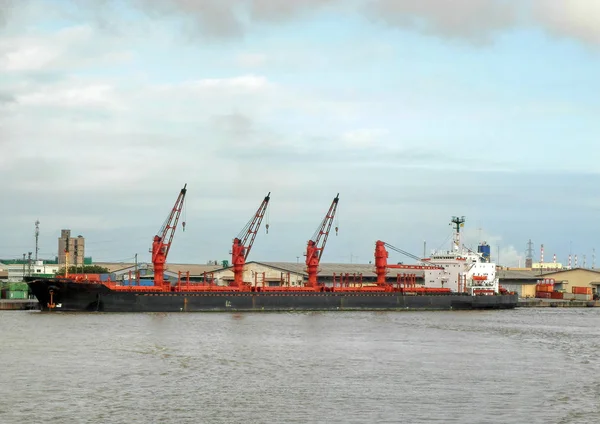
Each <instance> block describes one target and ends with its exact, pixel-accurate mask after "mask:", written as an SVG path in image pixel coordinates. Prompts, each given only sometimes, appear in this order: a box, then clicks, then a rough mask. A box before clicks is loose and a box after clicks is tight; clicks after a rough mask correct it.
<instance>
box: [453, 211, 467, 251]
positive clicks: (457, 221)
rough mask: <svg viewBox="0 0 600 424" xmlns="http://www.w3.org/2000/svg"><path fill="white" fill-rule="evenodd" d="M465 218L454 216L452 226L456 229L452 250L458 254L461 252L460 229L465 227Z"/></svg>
mask: <svg viewBox="0 0 600 424" xmlns="http://www.w3.org/2000/svg"><path fill="white" fill-rule="evenodd" d="M464 223H465V217H464V216H461V217H458V216H453V217H452V221H451V222H450V225H452V228H453V229H454V239H453V241H452V250H453V251H455V252H458V251H459V250H460V228H461V227H463V226H464Z"/></svg>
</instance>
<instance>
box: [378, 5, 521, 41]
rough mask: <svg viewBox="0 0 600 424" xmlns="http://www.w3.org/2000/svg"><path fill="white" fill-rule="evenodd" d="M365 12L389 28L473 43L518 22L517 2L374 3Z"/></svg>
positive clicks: (487, 38) (485, 39)
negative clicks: (398, 28) (416, 31)
mask: <svg viewBox="0 0 600 424" xmlns="http://www.w3.org/2000/svg"><path fill="white" fill-rule="evenodd" d="M366 11H367V14H368V16H371V17H372V18H374V19H376V20H378V21H381V22H384V23H386V24H387V25H390V26H397V27H404V28H410V29H416V30H418V31H422V32H424V33H428V34H432V35H439V36H443V37H450V38H464V39H469V40H471V41H475V42H484V41H488V40H489V38H490V36H491V35H492V34H493V33H494V32H497V31H499V30H504V29H507V28H511V27H513V26H514V25H515V24H516V23H517V7H516V2H514V1H505V0H453V1H449V2H440V1H438V0H419V1H414V0H375V1H372V2H368V3H367V6H366Z"/></svg>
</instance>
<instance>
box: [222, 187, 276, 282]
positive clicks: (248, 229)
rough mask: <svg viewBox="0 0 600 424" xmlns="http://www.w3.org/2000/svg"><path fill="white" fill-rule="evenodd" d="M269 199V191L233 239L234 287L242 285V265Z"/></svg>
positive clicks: (267, 226) (252, 243)
mask: <svg viewBox="0 0 600 424" xmlns="http://www.w3.org/2000/svg"><path fill="white" fill-rule="evenodd" d="M270 199H271V192H269V194H267V195H266V196H265V198H264V199H263V201H262V203H261V204H260V206H259V208H258V210H257V211H256V213H255V214H254V216H253V217H252V218H250V220H249V221H248V223H247V224H246V225H245V226H244V228H242V231H241V232H240V233H239V234H238V236H237V237H236V238H234V239H233V246H232V248H231V263H232V264H233V285H234V286H235V287H241V286H242V285H243V277H244V265H245V264H246V259H247V258H248V255H249V254H250V250H251V249H252V246H253V245H254V239H255V238H256V234H257V233H258V230H259V228H260V224H261V222H262V219H263V217H264V216H265V213H266V211H267V206H269V200H270ZM266 229H267V232H269V224H268V223H267V225H266Z"/></svg>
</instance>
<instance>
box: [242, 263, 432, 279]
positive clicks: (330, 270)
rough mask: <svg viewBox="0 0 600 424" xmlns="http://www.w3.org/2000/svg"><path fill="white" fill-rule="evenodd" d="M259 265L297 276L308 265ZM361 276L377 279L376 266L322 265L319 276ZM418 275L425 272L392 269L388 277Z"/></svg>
mask: <svg viewBox="0 0 600 424" xmlns="http://www.w3.org/2000/svg"><path fill="white" fill-rule="evenodd" d="M253 262H255V263H258V264H262V265H265V266H269V267H273V268H277V269H281V270H282V271H288V272H293V273H295V274H302V275H307V274H306V264H304V263H303V262H300V263H298V262H258V261H253ZM346 273H349V274H354V273H356V274H361V273H362V275H363V277H376V276H377V274H375V265H373V264H348V263H323V262H322V263H321V264H320V265H319V276H321V277H332V276H333V274H335V275H340V274H346ZM403 273H406V274H416V275H417V277H422V276H423V274H424V273H423V271H421V270H405V271H402V270H396V269H390V270H389V272H388V276H390V275H396V274H403Z"/></svg>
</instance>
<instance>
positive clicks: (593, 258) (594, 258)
mask: <svg viewBox="0 0 600 424" xmlns="http://www.w3.org/2000/svg"><path fill="white" fill-rule="evenodd" d="M594 268H596V249H592V269H594Z"/></svg>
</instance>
